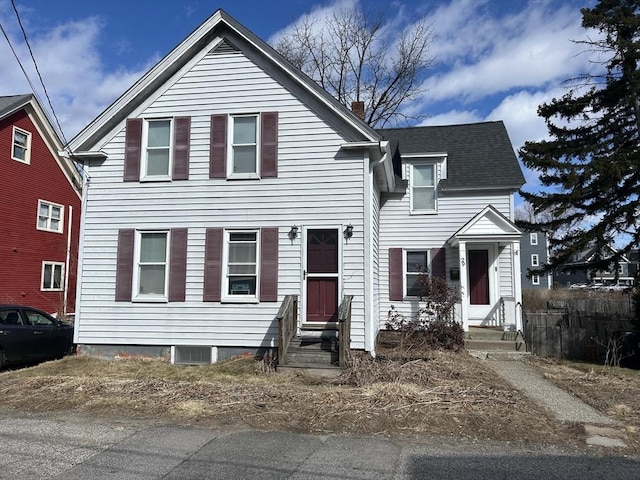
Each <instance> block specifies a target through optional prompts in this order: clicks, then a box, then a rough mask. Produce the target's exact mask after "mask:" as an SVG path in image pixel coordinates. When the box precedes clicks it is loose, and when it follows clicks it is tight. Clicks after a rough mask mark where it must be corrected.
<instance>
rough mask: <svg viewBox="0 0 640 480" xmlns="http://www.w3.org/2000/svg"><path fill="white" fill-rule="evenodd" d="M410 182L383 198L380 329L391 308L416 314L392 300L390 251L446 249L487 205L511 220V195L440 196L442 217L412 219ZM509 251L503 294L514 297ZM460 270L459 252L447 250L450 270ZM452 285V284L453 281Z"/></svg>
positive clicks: (502, 266) (503, 264) (503, 257)
mask: <svg viewBox="0 0 640 480" xmlns="http://www.w3.org/2000/svg"><path fill="white" fill-rule="evenodd" d="M407 186H408V182H407V181H406V180H402V181H398V182H397V185H396V190H395V191H394V192H393V193H389V194H383V196H382V198H383V201H382V203H383V207H382V208H381V210H380V277H379V288H380V305H379V312H380V326H381V328H382V327H384V324H385V321H386V320H387V314H388V312H389V309H390V308H391V305H393V306H395V307H396V309H397V310H398V311H400V312H401V313H403V314H404V315H406V316H411V314H412V311H413V312H415V309H416V302H415V301H404V302H396V301H390V300H389V248H404V249H417V250H420V249H424V250H428V249H431V248H442V247H443V246H444V245H445V242H447V240H448V239H449V238H451V236H452V235H453V234H454V233H456V232H457V231H458V230H459V229H460V228H462V227H463V226H464V225H465V224H466V223H467V222H468V221H469V220H471V219H472V218H473V217H474V216H475V215H477V214H478V213H480V212H481V211H482V209H483V208H484V207H486V206H487V205H493V206H494V207H495V208H496V209H497V210H498V211H499V212H501V213H502V214H503V215H505V216H506V217H507V218H510V214H511V212H510V209H511V203H510V194H509V192H504V193H501V192H498V193H464V192H461V193H460V194H455V195H454V194H451V193H443V192H439V195H438V213H437V214H432V215H429V214H427V215H411V214H410V204H409V195H408V192H407V190H408V188H407ZM510 252H511V250H510V248H509V247H507V248H504V249H503V250H502V252H501V254H500V256H499V259H498V267H499V272H500V276H499V285H498V286H499V293H500V295H508V296H510V295H513V289H512V288H513V286H512V282H511V277H512V271H511V262H510V259H509V258H510V255H511V253H510ZM457 267H458V249H457V248H451V247H447V251H446V270H447V277H449V270H450V269H451V268H457ZM449 281H450V280H449Z"/></svg>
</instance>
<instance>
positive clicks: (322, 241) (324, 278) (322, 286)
mask: <svg viewBox="0 0 640 480" xmlns="http://www.w3.org/2000/svg"><path fill="white" fill-rule="evenodd" d="M305 277H306V282H307V322H336V321H337V320H338V230H336V229H327V230H315V229H314V230H307V270H306V272H305Z"/></svg>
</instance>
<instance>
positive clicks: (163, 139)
mask: <svg viewBox="0 0 640 480" xmlns="http://www.w3.org/2000/svg"><path fill="white" fill-rule="evenodd" d="M171 136H172V135H171V120H169V119H162V120H147V122H146V142H145V153H146V154H145V155H144V156H143V169H142V172H143V174H142V178H151V177H152V178H154V179H157V178H159V177H163V178H167V179H168V178H170V171H171V170H170V165H171V141H172V138H171Z"/></svg>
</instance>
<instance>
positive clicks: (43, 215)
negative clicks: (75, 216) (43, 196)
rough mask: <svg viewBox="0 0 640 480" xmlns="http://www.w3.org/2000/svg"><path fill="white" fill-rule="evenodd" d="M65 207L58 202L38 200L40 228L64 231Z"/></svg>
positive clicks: (49, 230)
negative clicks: (63, 216)
mask: <svg viewBox="0 0 640 480" xmlns="http://www.w3.org/2000/svg"><path fill="white" fill-rule="evenodd" d="M63 212H64V207H63V206H62V205H58V204H56V203H51V202H46V201H44V200H38V225H37V227H38V230H45V231H47V232H56V233H62V230H63V227H64V224H63V218H62V215H63Z"/></svg>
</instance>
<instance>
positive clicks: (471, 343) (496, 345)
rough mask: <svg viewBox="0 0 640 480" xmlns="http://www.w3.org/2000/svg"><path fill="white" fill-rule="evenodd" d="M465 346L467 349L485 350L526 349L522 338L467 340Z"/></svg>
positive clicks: (517, 350)
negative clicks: (515, 339)
mask: <svg viewBox="0 0 640 480" xmlns="http://www.w3.org/2000/svg"><path fill="white" fill-rule="evenodd" d="M464 346H465V348H466V349H467V350H480V351H483V352H488V351H500V352H505V351H506V352H509V351H511V352H513V351H515V352H520V351H525V350H526V348H525V344H524V342H523V341H522V340H518V341H513V340H469V339H467V340H465V341H464Z"/></svg>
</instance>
